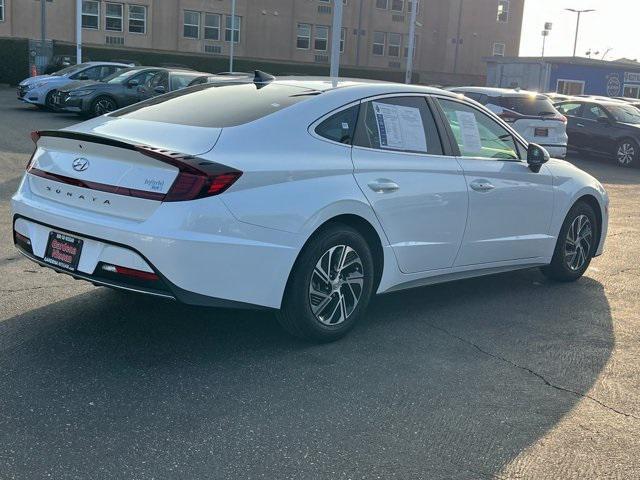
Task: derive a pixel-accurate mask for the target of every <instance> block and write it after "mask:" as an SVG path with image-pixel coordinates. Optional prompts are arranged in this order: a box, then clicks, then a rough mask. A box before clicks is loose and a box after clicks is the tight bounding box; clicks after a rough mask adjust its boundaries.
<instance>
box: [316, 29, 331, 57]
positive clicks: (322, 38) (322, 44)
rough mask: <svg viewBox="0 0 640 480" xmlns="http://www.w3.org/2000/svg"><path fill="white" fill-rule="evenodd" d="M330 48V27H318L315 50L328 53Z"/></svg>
mask: <svg viewBox="0 0 640 480" xmlns="http://www.w3.org/2000/svg"><path fill="white" fill-rule="evenodd" d="M328 46H329V27H325V26H322V25H316V28H315V37H314V39H313V49H314V50H318V51H321V52H326V51H327V49H328Z"/></svg>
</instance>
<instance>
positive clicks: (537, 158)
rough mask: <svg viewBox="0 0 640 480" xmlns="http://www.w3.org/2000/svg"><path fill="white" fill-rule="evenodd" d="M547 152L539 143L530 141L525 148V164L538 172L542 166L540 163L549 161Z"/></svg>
mask: <svg viewBox="0 0 640 480" xmlns="http://www.w3.org/2000/svg"><path fill="white" fill-rule="evenodd" d="M549 158H550V156H549V152H547V151H546V150H545V149H544V148H542V147H541V146H540V145H536V144H535V143H530V144H529V147H528V148H527V164H529V169H530V170H531V171H532V172H534V173H538V172H539V171H540V169H541V168H542V165H544V164H545V163H547V162H548V161H549Z"/></svg>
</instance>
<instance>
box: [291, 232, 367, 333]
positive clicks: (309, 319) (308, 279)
mask: <svg viewBox="0 0 640 480" xmlns="http://www.w3.org/2000/svg"><path fill="white" fill-rule="evenodd" d="M374 278H375V276H374V264H373V257H372V255H371V250H370V248H369V246H368V244H367V242H366V240H365V239H364V238H363V236H362V235H361V234H360V233H359V232H358V231H356V230H355V229H353V228H351V227H349V226H347V225H341V224H335V225H332V226H330V227H328V228H326V229H324V230H322V231H321V232H319V233H318V234H317V235H316V236H315V237H314V238H312V239H311V241H310V242H309V243H308V244H307V245H306V246H305V248H304V249H303V250H302V252H301V253H300V256H299V257H298V260H297V261H296V263H295V265H294V267H293V270H292V272H291V276H290V277H289V281H288V283H287V288H286V292H285V297H284V300H283V304H282V309H281V310H280V311H279V312H278V320H279V322H280V324H281V325H282V326H283V328H284V329H285V330H287V331H288V332H289V333H291V334H292V335H294V336H296V337H299V338H303V339H305V340H312V341H317V342H331V341H334V340H337V339H339V338H341V337H343V336H344V335H345V334H346V333H347V332H348V331H349V330H351V329H352V328H353V326H354V325H355V324H356V322H357V321H358V319H359V318H360V317H362V316H363V314H364V312H365V310H366V308H367V306H368V304H369V301H370V300H371V295H372V292H373V286H374Z"/></svg>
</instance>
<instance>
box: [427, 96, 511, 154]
mask: <svg viewBox="0 0 640 480" xmlns="http://www.w3.org/2000/svg"><path fill="white" fill-rule="evenodd" d="M438 102H439V103H440V106H441V107H442V109H443V110H444V113H445V115H446V117H447V120H448V122H449V125H450V127H451V130H452V132H453V136H454V138H455V140H456V143H457V144H458V148H459V149H460V155H461V156H463V157H473V158H482V159H493V160H517V159H519V158H520V155H519V154H518V147H517V146H516V142H515V140H514V138H513V135H512V134H511V133H509V131H508V130H507V129H505V128H504V127H503V126H502V125H500V124H499V123H498V122H496V121H495V120H493V119H492V118H490V117H488V116H487V115H485V114H484V113H481V112H480V111H479V110H476V109H475V108H472V107H470V106H468V105H465V104H463V103H460V102H455V101H452V100H444V99H439V100H438Z"/></svg>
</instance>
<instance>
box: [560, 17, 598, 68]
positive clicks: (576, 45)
mask: <svg viewBox="0 0 640 480" xmlns="http://www.w3.org/2000/svg"><path fill="white" fill-rule="evenodd" d="M565 10H566V11H568V12H573V13H576V14H577V15H578V18H577V19H576V39H575V42H574V43H573V56H574V57H575V56H576V51H577V50H578V34H579V33H580V16H581V15H582V14H583V13H589V12H595V10H594V9H593V8H589V9H586V10H576V9H575V8H565Z"/></svg>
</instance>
